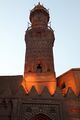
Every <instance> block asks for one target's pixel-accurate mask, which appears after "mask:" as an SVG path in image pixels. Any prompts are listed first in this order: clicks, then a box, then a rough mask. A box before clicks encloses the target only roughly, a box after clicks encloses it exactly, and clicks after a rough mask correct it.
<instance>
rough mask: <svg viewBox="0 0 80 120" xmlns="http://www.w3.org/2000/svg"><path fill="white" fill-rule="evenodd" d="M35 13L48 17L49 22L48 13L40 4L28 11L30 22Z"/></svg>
mask: <svg viewBox="0 0 80 120" xmlns="http://www.w3.org/2000/svg"><path fill="white" fill-rule="evenodd" d="M36 11H37V12H38V11H41V12H43V13H44V14H45V15H46V16H47V17H48V21H49V11H48V10H47V9H46V8H45V7H44V6H43V5H41V4H40V2H39V3H38V5H36V6H35V7H34V8H33V9H32V10H31V11H30V21H32V20H31V19H32V16H33V15H34V14H35V12H36Z"/></svg>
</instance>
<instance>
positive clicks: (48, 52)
mask: <svg viewBox="0 0 80 120" xmlns="http://www.w3.org/2000/svg"><path fill="white" fill-rule="evenodd" d="M30 22H31V26H30V27H28V29H27V30H26V33H25V43H26V54H25V68H24V80H23V82H22V85H23V87H24V89H25V91H26V92H28V93H29V92H30V90H31V88H32V86H34V87H35V89H36V90H37V92H38V93H39V94H41V92H42V91H43V89H44V87H47V88H48V90H49V92H50V94H51V95H53V94H54V93H55V90H56V76H55V69H54V59H53V46H54V40H55V37H54V32H53V30H52V29H51V27H49V26H48V22H49V11H48V10H47V9H46V8H45V7H44V6H43V5H41V4H40V3H39V4H38V5H36V6H35V7H34V8H33V9H32V10H31V12H30Z"/></svg>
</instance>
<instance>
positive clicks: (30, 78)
mask: <svg viewBox="0 0 80 120" xmlns="http://www.w3.org/2000/svg"><path fill="white" fill-rule="evenodd" d="M22 86H23V88H24V89H25V91H26V93H29V92H30V90H31V88H32V86H34V87H35V89H36V91H37V92H38V94H41V93H42V91H43V88H44V87H47V88H48V90H49V92H50V94H51V95H53V94H54V93H55V90H56V79H55V76H54V74H52V73H27V75H25V76H24V80H23V82H22Z"/></svg>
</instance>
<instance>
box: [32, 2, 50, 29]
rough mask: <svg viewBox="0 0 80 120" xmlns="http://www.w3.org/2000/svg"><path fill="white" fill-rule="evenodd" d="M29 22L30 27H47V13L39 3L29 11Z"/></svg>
mask: <svg viewBox="0 0 80 120" xmlns="http://www.w3.org/2000/svg"><path fill="white" fill-rule="evenodd" d="M30 22H31V25H32V27H40V26H43V27H47V26H48V22H49V11H48V10H47V9H46V8H45V7H44V6H43V5H41V4H40V3H38V5H36V6H35V7H34V8H33V9H32V10H31V11H30Z"/></svg>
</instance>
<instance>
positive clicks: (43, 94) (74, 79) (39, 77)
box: [0, 3, 80, 120]
mask: <svg viewBox="0 0 80 120" xmlns="http://www.w3.org/2000/svg"><path fill="white" fill-rule="evenodd" d="M49 18H50V16H49V11H48V10H47V9H46V8H45V7H44V6H43V5H41V4H40V3H38V5H36V6H35V7H34V8H33V9H32V10H31V11H30V22H31V25H30V26H28V28H27V30H26V32H25V43H26V54H25V65H24V75H23V76H22V75H18V76H16V75H15V76H0V120H80V68H75V69H70V70H69V71H67V72H66V73H64V74H62V75H60V76H59V77H57V78H56V73H55V67H54V56H53V46H54V41H55V35H54V31H53V29H52V28H51V27H50V26H48V23H49Z"/></svg>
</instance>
